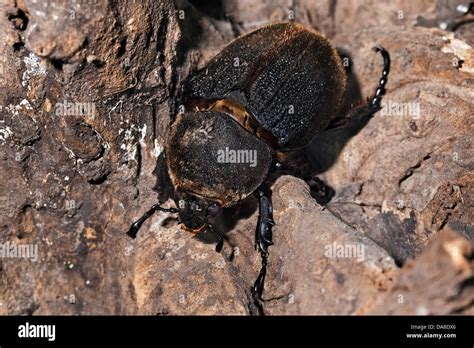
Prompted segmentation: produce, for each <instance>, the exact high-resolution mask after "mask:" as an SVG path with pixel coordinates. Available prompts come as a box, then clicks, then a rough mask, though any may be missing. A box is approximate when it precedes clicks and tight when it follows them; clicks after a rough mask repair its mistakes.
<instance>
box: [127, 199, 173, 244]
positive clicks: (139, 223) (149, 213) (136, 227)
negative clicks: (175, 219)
mask: <svg viewBox="0 0 474 348" xmlns="http://www.w3.org/2000/svg"><path fill="white" fill-rule="evenodd" d="M157 210H159V211H163V212H166V213H172V214H175V213H178V212H179V209H176V208H163V207H162V206H161V203H157V204H155V205H154V206H152V207H151V208H150V210H148V211H147V212H146V213H145V214H143V216H142V217H141V218H139V219H138V220H137V221H135V222H134V223H133V224H132V226H131V227H130V229H129V230H128V232H127V235H128V236H130V237H132V238H133V239H135V238H136V237H137V232H138V230H139V229H140V227H141V226H142V225H143V223H144V222H145V221H146V219H148V218H149V217H150V216H152V215H153V214H154V213H155V211H157Z"/></svg>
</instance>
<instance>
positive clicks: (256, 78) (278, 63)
mask: <svg viewBox="0 0 474 348" xmlns="http://www.w3.org/2000/svg"><path fill="white" fill-rule="evenodd" d="M374 50H375V51H377V52H380V53H381V55H382V57H383V60H384V67H383V71H382V77H381V79H380V81H379V84H378V87H377V89H376V91H375V94H374V96H373V97H372V98H371V99H370V100H369V101H368V102H367V104H365V105H363V106H359V107H357V108H355V109H353V110H352V111H351V112H350V113H349V115H347V116H344V117H342V118H338V117H336V115H337V113H338V111H339V108H340V106H341V104H342V102H343V98H344V94H345V90H346V72H345V69H344V67H343V64H342V60H341V57H340V56H339V55H338V53H337V51H336V50H335V49H334V48H333V47H332V46H331V45H330V43H329V41H328V40H327V39H326V38H325V37H323V36H322V35H321V34H320V33H319V32H317V31H315V30H312V29H310V28H307V27H305V26H303V25H301V24H296V23H294V22H285V23H278V24H272V25H268V26H264V27H262V28H259V29H256V30H254V31H252V32H250V33H248V34H246V35H244V36H241V37H239V38H237V39H236V40H234V41H232V42H231V43H230V44H228V45H227V46H226V47H225V48H224V49H223V50H222V51H221V52H220V53H219V54H217V55H216V56H215V57H214V58H212V59H211V60H210V61H209V62H208V63H207V65H205V66H204V68H202V69H200V70H199V71H197V72H196V73H195V74H194V75H192V77H191V78H190V79H189V81H188V83H187V85H186V87H185V92H184V101H185V103H184V106H185V111H184V112H181V113H179V114H178V115H177V116H176V118H175V119H174V121H173V122H172V125H171V129H170V133H169V137H168V139H167V142H166V145H165V149H164V151H163V152H162V153H161V155H160V157H159V158H158V160H157V167H156V169H155V171H154V173H155V175H157V179H158V181H157V185H156V187H155V189H156V190H157V191H158V192H159V199H158V201H159V203H158V204H155V205H154V206H153V207H152V208H151V209H150V210H149V211H147V212H146V213H145V214H144V215H143V216H142V217H141V218H140V219H139V220H137V221H136V222H135V223H134V224H133V225H132V226H131V228H130V230H129V231H128V235H129V236H131V237H132V238H135V236H136V234H137V231H138V229H139V228H140V226H141V225H142V224H143V222H144V221H145V220H146V219H147V218H148V217H150V216H151V215H152V214H153V213H154V212H155V211H157V210H159V211H165V212H170V213H177V214H178V221H179V222H180V223H182V224H183V225H184V227H185V229H186V230H188V231H190V232H192V233H193V234H195V235H197V234H199V233H202V232H204V231H210V232H212V233H214V234H215V235H216V237H217V241H218V242H217V246H216V250H217V251H218V252H219V251H220V250H221V249H222V246H223V240H224V239H223V236H222V235H221V234H220V233H219V232H217V231H216V230H215V229H214V228H213V226H212V221H213V218H215V217H216V216H217V215H219V214H220V212H221V211H222V209H223V208H226V207H229V206H231V205H233V204H235V203H237V202H239V201H241V200H242V199H244V198H245V197H247V196H249V195H251V194H254V195H255V196H256V197H257V199H258V201H259V217H258V224H257V228H256V233H255V246H256V249H258V251H259V252H260V254H261V259H262V266H261V269H260V273H259V275H258V277H257V280H256V281H255V284H254V285H253V287H252V288H251V294H252V297H253V301H254V303H255V305H256V306H257V307H258V308H259V310H260V312H261V313H262V312H263V311H262V310H263V307H262V304H261V302H260V301H263V300H262V292H263V285H264V281H265V275H266V268H267V259H268V248H269V246H270V245H272V244H273V243H272V226H273V225H274V221H273V212H272V203H271V190H270V185H269V183H268V180H267V179H268V178H269V174H270V173H271V172H272V171H274V170H275V169H277V168H278V164H279V163H278V158H279V157H278V156H279V155H280V154H284V153H287V152H289V151H291V150H295V149H299V148H301V147H304V146H305V145H307V144H308V143H309V142H310V140H311V139H312V138H313V137H314V136H315V135H316V134H318V133H321V132H323V131H326V130H328V129H334V128H338V127H342V126H344V125H345V124H347V122H348V121H349V120H351V119H359V118H362V117H366V116H370V115H372V114H374V113H375V112H377V111H378V110H380V109H381V106H380V102H381V98H382V95H383V94H384V93H385V85H386V83H387V77H388V73H389V68H390V57H389V54H388V52H387V51H386V50H385V49H383V48H382V47H375V48H374ZM170 197H172V198H174V201H175V204H176V208H163V207H161V204H162V203H163V202H165V201H166V200H167V199H168V198H170Z"/></svg>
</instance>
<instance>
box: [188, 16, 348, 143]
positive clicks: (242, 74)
mask: <svg viewBox="0 0 474 348" xmlns="http://www.w3.org/2000/svg"><path fill="white" fill-rule="evenodd" d="M345 86H346V78H345V72H344V69H343V66H342V64H341V60H340V58H339V56H338V55H337V52H336V51H335V50H334V49H333V48H332V46H331V45H330V43H329V42H328V41H327V40H326V39H325V38H324V37H323V36H322V35H321V34H320V33H318V32H316V31H314V30H312V29H309V28H306V27H304V26H302V25H299V24H295V23H280V24H273V25H269V26H266V27H263V28H260V29H257V30H255V31H253V32H250V33H249V34H246V35H244V36H242V37H239V38H238V39H236V40H234V41H232V42H231V43H230V44H229V45H227V46H226V47H225V48H224V49H223V50H222V51H221V52H220V53H219V54H218V55H217V56H215V57H214V58H213V59H211V60H210V61H209V62H208V63H207V65H206V66H205V67H204V68H203V69H201V70H200V71H198V72H197V73H196V74H195V75H194V76H193V77H192V78H191V80H190V81H189V83H188V85H187V89H186V94H185V95H186V98H187V99H188V100H192V99H205V100H209V99H210V100H212V99H230V100H233V101H237V102H239V103H240V104H242V105H243V106H244V107H245V108H246V109H247V110H248V111H249V112H250V113H251V114H252V115H253V116H254V117H255V118H256V119H257V120H258V122H259V123H260V124H261V126H263V128H265V129H266V130H268V131H269V132H270V133H272V134H273V135H274V136H275V138H276V140H277V142H278V148H279V149H282V150H285V149H286V150H289V149H295V148H298V147H302V146H304V145H306V144H307V143H308V142H309V141H310V140H311V138H312V137H313V136H314V135H315V134H317V133H318V132H320V131H322V130H323V129H324V128H325V127H326V126H327V125H328V123H329V122H330V120H331V119H332V118H333V117H334V116H335V114H336V113H337V111H338V109H339V105H340V104H341V101H342V98H343V96H344V92H345Z"/></svg>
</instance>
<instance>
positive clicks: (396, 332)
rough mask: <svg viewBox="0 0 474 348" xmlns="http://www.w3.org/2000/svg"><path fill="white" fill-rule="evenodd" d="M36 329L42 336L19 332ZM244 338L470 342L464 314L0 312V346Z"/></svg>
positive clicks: (473, 336) (471, 324) (473, 331)
mask: <svg viewBox="0 0 474 348" xmlns="http://www.w3.org/2000/svg"><path fill="white" fill-rule="evenodd" d="M36 325H41V327H40V326H36ZM43 325H54V326H55V327H54V340H52V338H53V337H52V327H46V326H43ZM48 332H49V335H48ZM40 333H42V334H43V336H46V337H41V338H39V337H19V336H25V335H26V336H32V335H33V336H34V335H39V334H40ZM249 342H251V343H255V344H262V343H282V344H285V343H286V344H291V345H295V344H301V343H306V344H312V345H315V344H323V343H324V344H379V345H380V344H410V345H416V346H420V345H423V346H435V345H447V346H450V347H454V346H460V345H462V346H469V347H473V344H474V320H473V317H468V316H449V317H447V316H446V317H445V316H441V317H440V316H416V317H403V316H384V317H374V316H357V317H356V316H313V317H151V316H81V317H78V316H75V317H66V316H52V317H47V316H41V317H40V316H37V317H25V316H21V317H19V316H10V317H0V346H1V347H2V348H5V347H6V348H8V347H9V345H16V344H21V345H22V346H24V345H28V344H33V345H36V344H38V343H41V344H47V345H50V344H51V345H55V344H72V343H74V344H85V343H87V344H134V345H136V344H145V343H148V344H164V343H167V344H186V343H187V344H193V345H196V344H206V345H208V344H225V343H249Z"/></svg>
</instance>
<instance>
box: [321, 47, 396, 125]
mask: <svg viewBox="0 0 474 348" xmlns="http://www.w3.org/2000/svg"><path fill="white" fill-rule="evenodd" d="M373 50H374V51H375V52H380V54H381V55H382V57H383V70H382V77H381V78H380V80H379V84H378V86H377V89H376V90H375V93H374V95H373V97H372V99H371V100H370V101H369V102H368V103H367V104H365V105H362V106H359V107H357V108H355V109H354V110H352V111H351V112H349V114H348V115H347V116H344V117H337V118H335V119H333V120H332V121H331V122H330V123H329V125H328V126H327V127H326V129H325V131H327V130H332V129H338V128H342V127H344V126H346V125H347V124H348V123H349V122H350V121H352V120H358V119H362V118H364V117H367V116H372V115H373V114H374V113H376V112H377V111H379V110H380V109H381V108H382V107H381V105H380V102H381V101H382V96H383V95H384V94H385V85H386V84H387V81H388V74H389V72H390V54H389V53H388V51H386V50H385V49H384V48H383V47H382V46H376V47H374V48H373Z"/></svg>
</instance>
